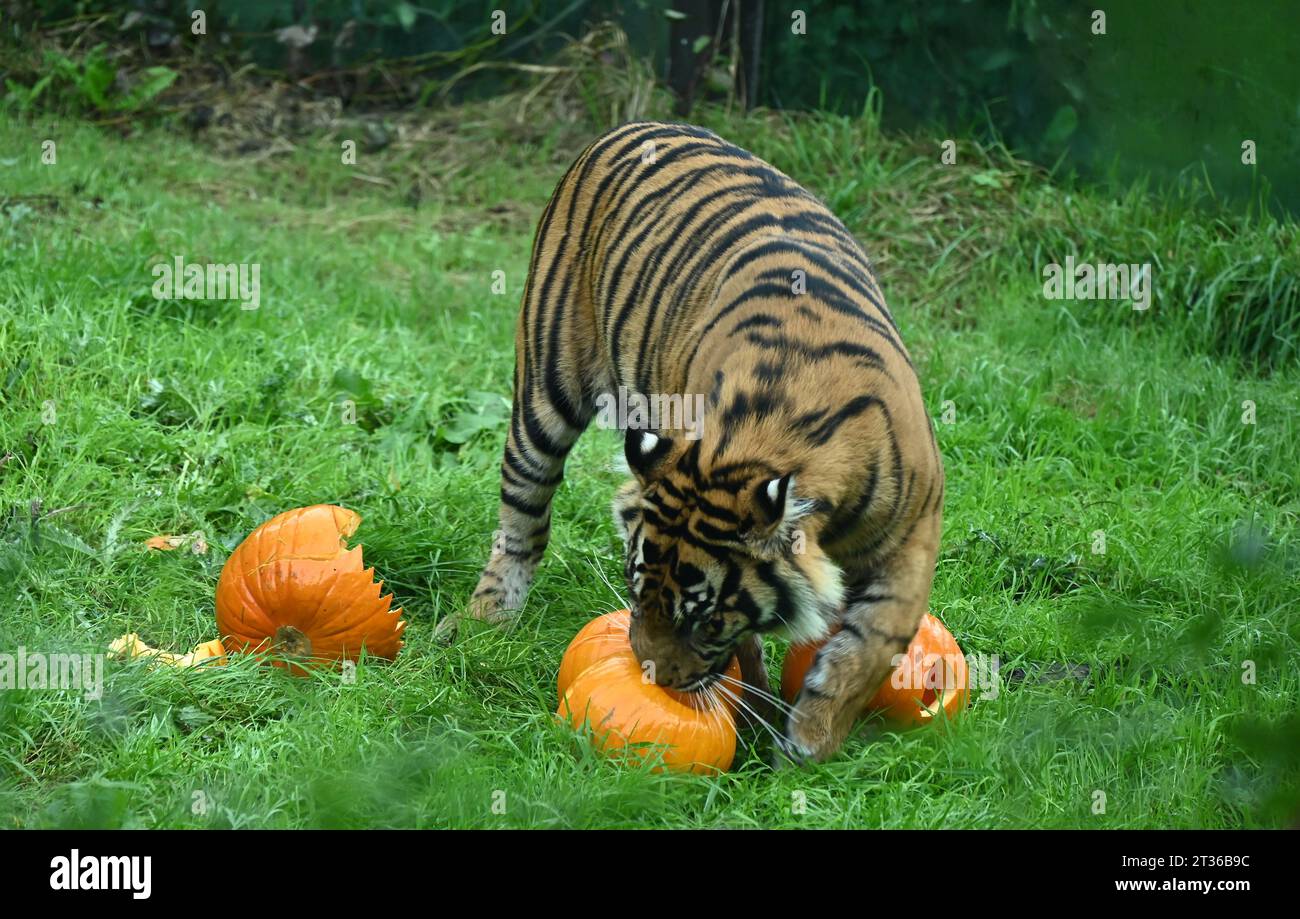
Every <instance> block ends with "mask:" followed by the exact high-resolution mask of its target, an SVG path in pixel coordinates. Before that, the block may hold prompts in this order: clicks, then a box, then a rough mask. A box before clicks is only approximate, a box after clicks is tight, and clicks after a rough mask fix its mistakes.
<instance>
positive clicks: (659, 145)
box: [463, 121, 944, 765]
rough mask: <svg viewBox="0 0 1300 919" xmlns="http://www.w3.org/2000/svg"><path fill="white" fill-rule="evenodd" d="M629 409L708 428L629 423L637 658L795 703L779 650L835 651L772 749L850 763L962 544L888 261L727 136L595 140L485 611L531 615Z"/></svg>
mask: <svg viewBox="0 0 1300 919" xmlns="http://www.w3.org/2000/svg"><path fill="white" fill-rule="evenodd" d="M620 390H621V391H622V392H623V393H626V394H635V395H638V396H640V397H641V400H642V401H641V402H639V403H638V404H642V405H643V404H649V400H651V399H652V398H657V397H662V396H665V395H667V396H670V397H672V398H676V397H678V396H680V397H682V398H683V399H684V400H686V401H687V403H688V404H691V403H690V400H691V399H694V400H696V401H695V402H694V403H693V404H698V405H700V406H701V407H702V416H701V419H700V423H699V424H698V425H696V426H695V427H693V428H687V427H686V426H685V425H682V424H680V423H678V424H673V423H670V422H672V421H673V420H674V419H673V418H672V417H671V416H672V414H673V413H672V412H667V413H659V416H658V418H657V422H658V425H657V426H653V425H651V424H648V423H637V424H632V423H627V424H626V425H625V431H624V436H623V440H624V443H623V459H624V460H625V461H626V467H627V470H628V472H629V473H630V475H629V478H628V480H627V482H626V483H625V484H624V485H623V486H621V487H620V488H618V490H617V492H616V494H615V497H614V501H613V509H614V518H615V523H616V525H617V528H618V530H619V532H620V534H621V537H622V539H623V540H624V542H625V544H626V562H625V565H624V579H625V581H626V584H627V590H628V600H629V610H630V614H631V615H630V640H631V644H632V649H633V650H634V652H635V653H636V655H637V658H638V660H640V661H642V662H643V665H652V667H651V666H647V668H646V672H647V674H649V673H653V675H654V681H655V682H656V683H658V684H659V685H661V686H665V687H668V688H672V689H676V690H682V691H706V690H707V689H708V688H709V687H711V686H713V685H715V684H717V683H718V681H719V680H720V679H721V678H722V677H721V675H722V674H723V673H724V671H725V670H726V669H727V667H728V665H729V664H730V662H731V660H732V658H733V657H735V658H738V659H739V661H740V664H741V673H742V679H743V682H744V684H745V686H746V687H754V688H755V689H756V690H757V693H756V696H757V697H758V698H763V699H775V696H772V695H771V693H770V685H769V682H768V675H767V671H766V667H765V662H764V658H763V643H762V636H763V635H764V634H767V633H774V634H777V635H783V636H784V637H786V638H788V639H790V640H791V641H792V642H809V641H815V640H819V639H822V638H824V637H825V636H827V635H830V637H829V639H828V640H827V641H826V642H825V644H824V645H823V646H822V647H821V650H820V651H819V652H818V653H817V654H816V657H815V659H814V662H813V664H812V666H811V667H810V669H809V671H808V673H807V675H806V677H805V680H804V684H803V688H802V689H801V690H800V692H799V694H798V696H797V697H796V698H795V700H794V702H793V703H792V704H791V705H789V706H786V709H787V711H786V713H785V714H786V717H785V720H784V726H783V727H778V729H777V730H775V731H773V733H774V735H775V736H776V744H774V746H775V748H776V752H775V756H776V758H777V759H778V760H779V763H778V764H779V765H787V764H789V763H791V762H793V763H794V764H801V763H805V762H815V761H823V760H825V759H827V758H829V757H831V756H832V755H833V754H834V753H835V752H836V751H837V750H838V749H839V748H840V746H841V745H842V743H843V742H844V740H845V739H846V737H847V736H848V734H849V732H850V730H851V728H852V725H853V722H854V720H855V718H856V716H857V715H858V714H859V713H860V710H861V703H862V701H863V700H864V699H866V698H868V697H869V696H870V695H871V693H872V691H873V690H874V689H875V688H876V687H878V686H879V685H880V684H881V683H882V682H883V681H884V680H885V678H886V677H887V676H888V674H889V671H890V669H891V661H893V660H894V659H895V655H897V654H900V653H902V652H903V651H904V650H905V648H906V647H907V645H908V644H909V642H910V640H911V638H912V637H913V636H914V635H915V633H916V631H917V628H918V626H919V623H920V620H921V617H922V615H923V613H925V611H926V610H927V607H928V605H929V597H930V590H931V585H932V581H933V577H934V571H935V562H936V554H937V551H938V545H939V539H940V534H941V529H942V508H943V498H944V471H943V463H942V460H941V457H940V453H939V448H938V445H937V443H936V438H935V431H934V425H933V423H932V421H931V419H930V416H929V414H928V413H927V410H926V406H925V403H924V401H923V399H922V395H921V388H920V383H919V381H918V378H917V375H916V369H915V367H914V365H913V362H912V359H911V357H910V356H909V354H908V351H907V349H906V348H905V347H904V345H903V343H902V341H901V338H900V335H899V330H898V326H897V325H896V324H895V322H894V318H893V316H892V315H891V313H890V311H889V309H888V307H887V306H886V303H885V297H884V294H883V292H882V291H881V288H880V285H879V283H878V282H877V279H876V275H875V272H874V270H873V268H872V266H871V264H870V262H869V261H868V259H867V256H866V254H865V252H864V251H863V249H862V247H861V246H860V245H859V244H858V242H857V241H856V240H855V239H854V237H853V236H852V235H851V234H850V233H849V231H848V230H847V229H846V228H845V226H844V224H843V223H841V222H840V220H839V219H837V218H836V217H835V215H834V214H832V213H831V211H830V210H829V209H828V208H827V207H826V206H825V205H824V204H822V203H821V202H820V201H819V200H818V199H817V198H816V197H815V196H814V195H813V194H811V193H810V192H808V191H806V190H805V189H804V188H803V187H801V186H800V185H798V184H797V183H796V182H795V181H794V180H793V179H791V178H790V177H789V176H787V175H785V174H784V173H783V172H781V171H780V170H778V169H776V168H775V167H773V166H771V165H769V164H768V163H766V162H764V161H763V160H761V159H759V158H758V157H756V156H754V155H753V154H751V153H749V152H748V151H746V150H743V149H741V148H740V147H737V146H735V145H733V144H731V143H728V142H727V141H725V140H723V139H722V138H720V137H719V136H717V135H716V134H714V133H713V132H711V131H708V130H705V129H703V128H699V127H695V126H692V125H686V124H672V123H663V122H654V121H644V122H633V123H630V124H625V125H623V126H621V127H618V128H615V129H613V130H610V131H608V132H607V133H605V134H603V135H602V136H600V137H599V138H597V139H596V140H595V141H593V142H592V143H591V144H590V145H589V146H588V147H587V148H586V149H585V150H584V151H583V152H582V153H581V154H580V155H579V156H578V158H577V159H576V160H575V161H574V163H573V164H572V166H570V168H569V169H568V171H567V172H565V173H564V176H563V177H562V178H561V179H560V182H559V184H558V185H557V187H556V188H555V191H554V193H553V194H552V195H551V197H550V200H549V201H548V203H547V204H546V207H545V209H544V210H543V212H542V216H541V220H540V222H539V223H538V226H537V230H536V233H535V235H534V238H533V248H532V255H531V259H530V262H529V266H528V274H527V278H526V281H525V287H524V291H523V303H522V308H521V310H520V312H519V317H518V322H517V326H516V330H515V369H514V383H513V396H514V400H513V405H512V409H511V413H510V423H509V430H508V434H507V436H506V443H505V449H504V455H503V457H502V462H501V492H500V506H499V512H498V520H499V527H498V529H497V531H496V534H495V537H494V540H493V545H492V549H491V553H490V558H489V560H488V561H487V563H486V565H485V567H484V568H483V572H482V575H481V576H480V579H479V581H478V585H477V587H476V588H475V590H474V593H473V595H472V597H471V599H470V601H469V603H468V604H467V607H466V608H465V610H464V612H463V616H467V617H470V618H473V619H477V620H483V621H486V622H492V623H499V624H503V623H508V622H509V621H511V620H512V619H513V617H514V616H515V615H516V614H517V612H518V610H519V609H520V607H521V606H522V605H523V601H524V598H525V596H526V593H527V591H528V588H529V585H530V583H531V581H532V579H533V574H534V571H535V570H536V568H537V565H538V563H539V562H540V561H541V559H542V556H543V553H544V552H545V549H546V545H547V541H548V539H549V536H550V528H551V502H552V498H553V496H554V494H555V491H556V489H557V488H558V487H559V485H560V484H561V482H562V480H563V475H564V464H565V458H566V456H567V455H568V453H569V451H570V450H571V449H572V447H573V445H574V443H575V441H576V440H577V439H578V437H579V435H580V434H581V433H582V432H583V430H584V429H585V428H586V427H587V426H588V425H589V423H590V422H591V421H592V419H593V417H595V416H596V414H597V409H598V407H599V406H600V405H601V404H602V400H607V399H608V398H609V396H610V394H612V393H616V392H619V391H620ZM628 401H630V400H628ZM603 404H608V403H607V401H606V402H604V403H603ZM669 404H670V405H671V404H672V403H671V402H670V403H669ZM632 414H637V413H632ZM665 414H666V415H668V416H669V417H668V418H667V421H666V420H665ZM653 415H654V413H651V416H652V417H653ZM624 420H625V419H624ZM638 420H639V419H638ZM678 420H679V419H678ZM621 424H622V422H620V425H621ZM836 627H838V628H836ZM747 694H748V693H747Z"/></svg>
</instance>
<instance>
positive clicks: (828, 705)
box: [776, 692, 853, 767]
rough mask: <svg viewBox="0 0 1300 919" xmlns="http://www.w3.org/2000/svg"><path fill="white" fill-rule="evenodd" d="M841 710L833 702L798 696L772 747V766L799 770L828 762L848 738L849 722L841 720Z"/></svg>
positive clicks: (828, 699)
mask: <svg viewBox="0 0 1300 919" xmlns="http://www.w3.org/2000/svg"><path fill="white" fill-rule="evenodd" d="M842 708H843V706H840V705H837V704H836V702H835V700H834V699H830V698H826V697H817V696H811V695H809V694H808V693H806V692H805V693H802V694H800V696H799V699H798V701H796V702H795V707H794V711H792V712H791V713H790V720H789V722H788V723H787V725H786V729H785V736H784V737H782V738H781V739H780V740H778V741H777V744H776V747H777V749H776V758H777V761H776V765H777V766H778V767H780V766H785V765H796V766H802V765H803V764H804V763H808V762H814V763H820V762H822V761H824V760H827V759H830V758H831V757H832V756H834V755H835V752H836V751H837V750H839V748H840V744H842V743H843V742H844V738H845V737H846V736H847V735H848V732H849V728H850V727H851V726H852V723H853V719H852V717H849V718H848V719H847V720H846V719H845V718H844V717H842V715H843V712H842V711H841V709H842Z"/></svg>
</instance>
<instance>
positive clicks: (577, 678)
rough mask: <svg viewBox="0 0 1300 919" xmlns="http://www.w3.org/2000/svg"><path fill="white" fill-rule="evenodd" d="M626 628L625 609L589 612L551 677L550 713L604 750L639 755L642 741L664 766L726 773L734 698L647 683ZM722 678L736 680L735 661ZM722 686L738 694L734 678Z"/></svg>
mask: <svg viewBox="0 0 1300 919" xmlns="http://www.w3.org/2000/svg"><path fill="white" fill-rule="evenodd" d="M629 627H630V619H629V614H628V611H627V610H618V611H617V612H613V613H606V614H605V615H603V616H598V617H596V618H595V619H593V620H591V621H590V622H588V623H587V624H586V625H585V626H583V627H582V629H581V630H580V631H579V632H578V634H577V635H576V636H574V639H573V641H572V642H570V643H569V647H568V649H567V650H566V651H565V652H564V658H563V660H561V662H560V673H559V676H558V677H557V678H556V689H557V691H558V694H559V698H560V705H559V708H558V709H557V710H556V714H557V715H558V716H559V717H561V718H563V719H565V720H567V721H568V722H569V723H570V724H572V725H573V726H574V727H575V728H581V727H582V725H583V723H584V722H587V723H589V724H590V725H591V730H592V736H593V739H594V740H595V741H596V744H597V746H598V748H599V749H601V750H602V751H604V752H605V753H608V754H611V755H636V756H642V757H644V756H646V755H648V754H649V752H650V749H651V747H650V746H648V745H657V746H659V747H661V749H662V758H663V764H664V765H665V766H666V767H667V768H669V769H670V770H674V771H692V772H720V771H725V770H726V769H727V768H729V767H730V766H731V761H732V760H733V759H734V758H735V755H736V722H735V712H736V704H737V703H736V700H735V699H732V698H730V697H728V696H727V695H726V694H724V693H717V694H715V695H713V696H710V695H708V694H705V693H695V692H678V691H677V690H673V689H667V688H665V687H663V686H659V685H657V684H655V683H653V682H646V680H645V678H644V674H643V672H642V669H641V662H640V661H638V660H637V658H636V654H634V653H633V651H632V645H631V642H630V641H629V637H628V629H629ZM727 675H728V676H729V677H731V679H733V680H736V681H737V682H738V681H739V680H740V662H739V661H738V660H736V659H735V658H732V659H731V663H730V665H729V666H728V667H727ZM726 685H727V688H728V689H729V690H730V691H731V692H733V693H735V692H738V691H739V687H738V686H736V685H735V684H734V683H728V684H726ZM630 745H640V746H630ZM655 770H656V771H658V770H659V767H658V766H656V767H655Z"/></svg>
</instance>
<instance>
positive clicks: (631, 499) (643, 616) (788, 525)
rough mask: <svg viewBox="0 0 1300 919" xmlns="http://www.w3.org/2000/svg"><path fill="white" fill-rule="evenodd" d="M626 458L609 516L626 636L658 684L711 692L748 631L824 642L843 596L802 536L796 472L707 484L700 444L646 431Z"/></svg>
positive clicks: (764, 472) (634, 437) (836, 578)
mask: <svg viewBox="0 0 1300 919" xmlns="http://www.w3.org/2000/svg"><path fill="white" fill-rule="evenodd" d="M625 452H626V454H627V459H628V466H629V469H630V470H631V471H632V472H633V473H634V478H633V479H632V480H630V481H629V482H627V483H626V484H625V485H624V486H623V487H622V488H621V489H620V490H619V491H618V493H617V495H616V496H615V499H614V512H615V518H616V520H617V522H618V525H619V528H620V529H621V530H622V532H623V535H624V538H625V540H626V542H627V560H626V565H625V568H624V575H625V578H626V581H627V587H628V592H629V602H630V608H631V613H632V617H631V636H630V637H631V642H632V649H633V651H634V652H635V653H636V656H637V658H638V659H639V660H641V661H642V662H646V661H649V662H652V663H653V668H654V669H653V675H654V679H655V682H657V683H658V684H659V685H661V686H667V687H669V688H671V689H678V690H686V691H693V690H698V689H703V688H705V687H708V686H710V685H711V684H712V683H714V682H716V681H717V680H718V679H719V677H720V676H721V675H722V674H723V673H724V672H725V671H726V669H727V666H728V664H729V663H730V662H731V659H732V657H733V656H734V655H735V653H736V649H737V646H738V645H739V644H740V643H741V642H742V641H743V640H744V639H746V638H747V637H749V636H750V635H753V634H755V633H762V632H770V631H775V630H784V631H785V633H786V634H787V635H788V636H789V637H791V638H792V639H793V640H796V641H809V640H813V639H815V638H818V637H820V636H822V635H823V634H825V631H826V628H827V623H829V622H830V621H831V618H832V616H833V615H834V613H835V612H836V611H837V610H838V608H839V605H840V602H841V598H842V588H841V585H840V575H839V569H838V568H837V567H836V566H835V565H834V563H832V562H831V561H830V560H829V559H828V558H827V557H826V556H825V555H824V554H823V553H822V552H821V550H820V548H819V547H818V546H817V545H816V542H815V539H814V538H813V537H812V536H811V535H809V534H808V533H805V532H803V531H802V530H800V529H799V527H798V523H799V521H800V520H801V519H803V518H804V517H805V516H806V515H807V514H808V513H809V511H810V510H811V507H810V506H809V504H810V502H803V501H800V500H799V499H798V498H796V497H795V496H794V489H793V484H794V477H793V476H792V475H791V474H789V473H786V474H779V473H776V474H774V471H773V470H770V469H762V468H758V467H757V466H755V468H753V469H747V470H744V471H743V472H740V474H739V475H729V476H728V477H727V478H725V479H714V478H710V477H709V476H707V475H706V474H704V473H702V472H701V470H700V469H699V468H698V459H697V457H698V442H696V443H694V444H691V443H689V442H688V443H674V442H673V441H671V440H669V439H668V438H666V437H663V436H661V435H657V434H654V433H650V432H645V431H629V432H628V437H627V443H626V445H625ZM729 465H730V466H731V467H732V469H733V471H739V469H738V464H734V463H733V464H729ZM733 690H734V687H733Z"/></svg>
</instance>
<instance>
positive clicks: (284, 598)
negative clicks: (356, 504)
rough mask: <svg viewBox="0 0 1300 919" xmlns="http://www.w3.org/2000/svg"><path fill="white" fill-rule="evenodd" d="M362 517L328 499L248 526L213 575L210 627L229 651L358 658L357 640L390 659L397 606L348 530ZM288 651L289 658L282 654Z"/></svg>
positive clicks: (395, 646)
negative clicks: (213, 618) (214, 616)
mask: <svg viewBox="0 0 1300 919" xmlns="http://www.w3.org/2000/svg"><path fill="white" fill-rule="evenodd" d="M360 524H361V517H360V515H359V514H357V513H355V512H354V511H350V510H347V509H346V508H342V507H336V506H334V505H332V504H316V505H313V506H311V507H300V508H296V509H294V510H291V511H286V512H284V513H283V514H279V515H277V516H275V517H272V518H271V519H270V520H268V521H266V522H265V523H263V524H262V525H261V526H259V527H258V528H257V529H255V530H253V532H252V533H250V534H249V535H248V538H247V539H245V540H244V541H243V542H242V543H240V544H239V546H238V547H237V548H236V549H235V551H234V552H232V553H231V555H230V558H228V559H227V560H226V564H225V567H224V568H222V569H221V577H220V579H219V580H218V582H217V629H218V632H219V634H220V636H221V639H222V641H223V642H224V644H225V647H226V650H227V651H230V652H232V653H242V652H254V653H269V654H271V655H273V656H274V657H275V658H279V659H278V660H276V661H275V663H276V664H277V665H278V666H286V665H289V666H290V669H291V671H292V672H293V673H297V674H303V673H305V670H303V668H302V667H300V666H298V664H299V662H301V663H309V662H337V661H343V660H352V661H355V660H357V659H358V658H359V657H360V655H361V649H362V648H363V647H364V648H365V650H366V653H367V654H369V655H372V656H375V657H383V658H388V659H390V660H391V659H392V658H394V657H396V656H397V652H398V650H399V649H400V648H401V647H402V631H403V630H404V629H405V628H406V623H405V622H403V621H402V619H401V614H402V610H401V608H400V607H399V608H398V609H395V610H394V609H391V606H392V602H393V597H392V595H391V594H389V595H388V596H384V595H383V582H382V581H379V582H376V581H375V576H374V575H375V572H374V569H372V568H366V567H365V565H364V563H363V562H362V555H361V546H357V547H356V548H353V549H349V548H348V545H347V540H348V537H350V536H352V534H353V533H355V532H356V530H357V527H358V526H360ZM285 658H288V659H289V660H284V659H285Z"/></svg>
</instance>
